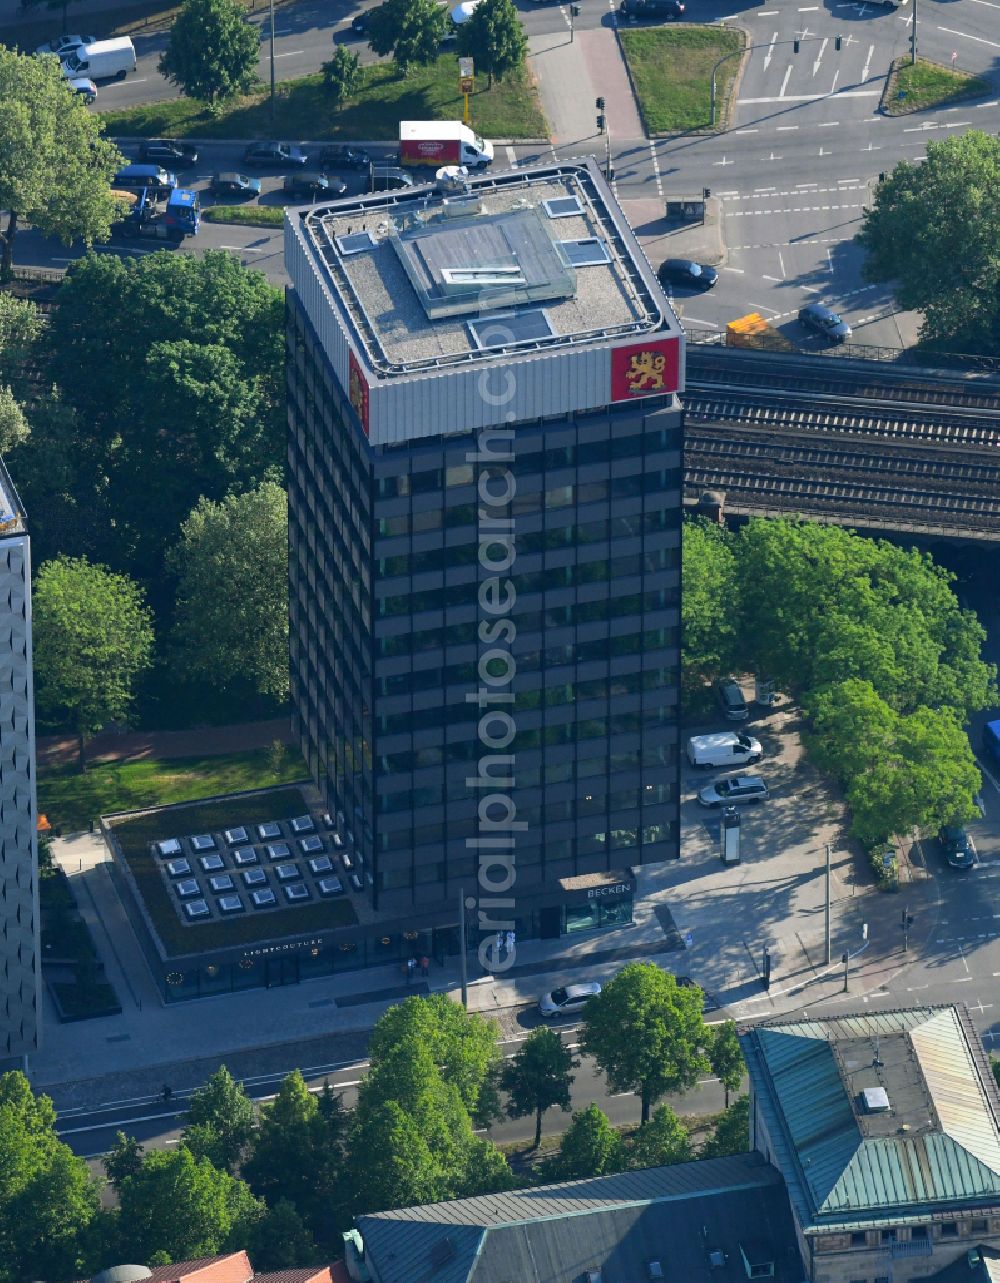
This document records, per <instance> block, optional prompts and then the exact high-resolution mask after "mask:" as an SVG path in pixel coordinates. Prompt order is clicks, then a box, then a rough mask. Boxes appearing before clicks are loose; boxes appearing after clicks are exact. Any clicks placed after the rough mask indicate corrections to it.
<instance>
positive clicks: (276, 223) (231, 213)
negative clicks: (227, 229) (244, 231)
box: [201, 205, 285, 227]
mask: <svg viewBox="0 0 1000 1283" xmlns="http://www.w3.org/2000/svg"><path fill="white" fill-rule="evenodd" d="M201 216H202V218H203V219H204V220H205V222H206V223H239V224H240V225H241V226H243V227H281V225H282V224H283V223H284V221H285V210H284V207H283V206H281V205H209V207H208V208H207V209H204V210H202V214H201Z"/></svg>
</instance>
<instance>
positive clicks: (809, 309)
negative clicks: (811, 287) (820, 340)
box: [799, 303, 851, 343]
mask: <svg viewBox="0 0 1000 1283" xmlns="http://www.w3.org/2000/svg"><path fill="white" fill-rule="evenodd" d="M799 322H800V324H802V325H804V326H805V327H806V329H807V330H812V331H813V333H815V334H821V335H822V336H823V337H824V338H826V339H833V341H834V343H846V342H847V340H848V339H849V338H850V337H851V327H850V326H849V325H848V324H847V322H846V321H845V320H844V319H843V317H842V316H841V315H840V314H839V313H838V312H835V311H833V309H832V308H829V307H824V306H823V304H822V303H807V304H806V305H805V307H800V308H799Z"/></svg>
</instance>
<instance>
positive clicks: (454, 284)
mask: <svg viewBox="0 0 1000 1283" xmlns="http://www.w3.org/2000/svg"><path fill="white" fill-rule="evenodd" d="M441 284H442V286H443V288H444V289H445V290H446V291H449V292H456V293H462V294H466V293H468V291H469V290H510V289H517V288H519V287H521V288H523V287H524V285H525V284H526V282H525V279H524V273H523V272H522V271H521V269H520V267H518V265H517V264H516V263H512V264H509V265H508V264H504V265H502V266H496V267H442V268H441Z"/></svg>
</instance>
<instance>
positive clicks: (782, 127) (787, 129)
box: [777, 125, 798, 134]
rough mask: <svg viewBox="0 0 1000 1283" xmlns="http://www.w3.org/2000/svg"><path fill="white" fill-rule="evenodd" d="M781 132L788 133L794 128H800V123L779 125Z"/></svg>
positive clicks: (779, 131)
mask: <svg viewBox="0 0 1000 1283" xmlns="http://www.w3.org/2000/svg"><path fill="white" fill-rule="evenodd" d="M777 128H778V133H779V134H787V133H789V132H790V131H791V130H793V129H798V125H778V127H777Z"/></svg>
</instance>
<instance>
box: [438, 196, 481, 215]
mask: <svg viewBox="0 0 1000 1283" xmlns="http://www.w3.org/2000/svg"><path fill="white" fill-rule="evenodd" d="M482 208H483V202H482V201H481V200H480V199H479V197H478V196H446V197H445V198H444V200H443V201H442V202H441V217H442V218H462V217H465V216H466V215H468V214H478V213H480V212H481V211H482Z"/></svg>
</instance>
